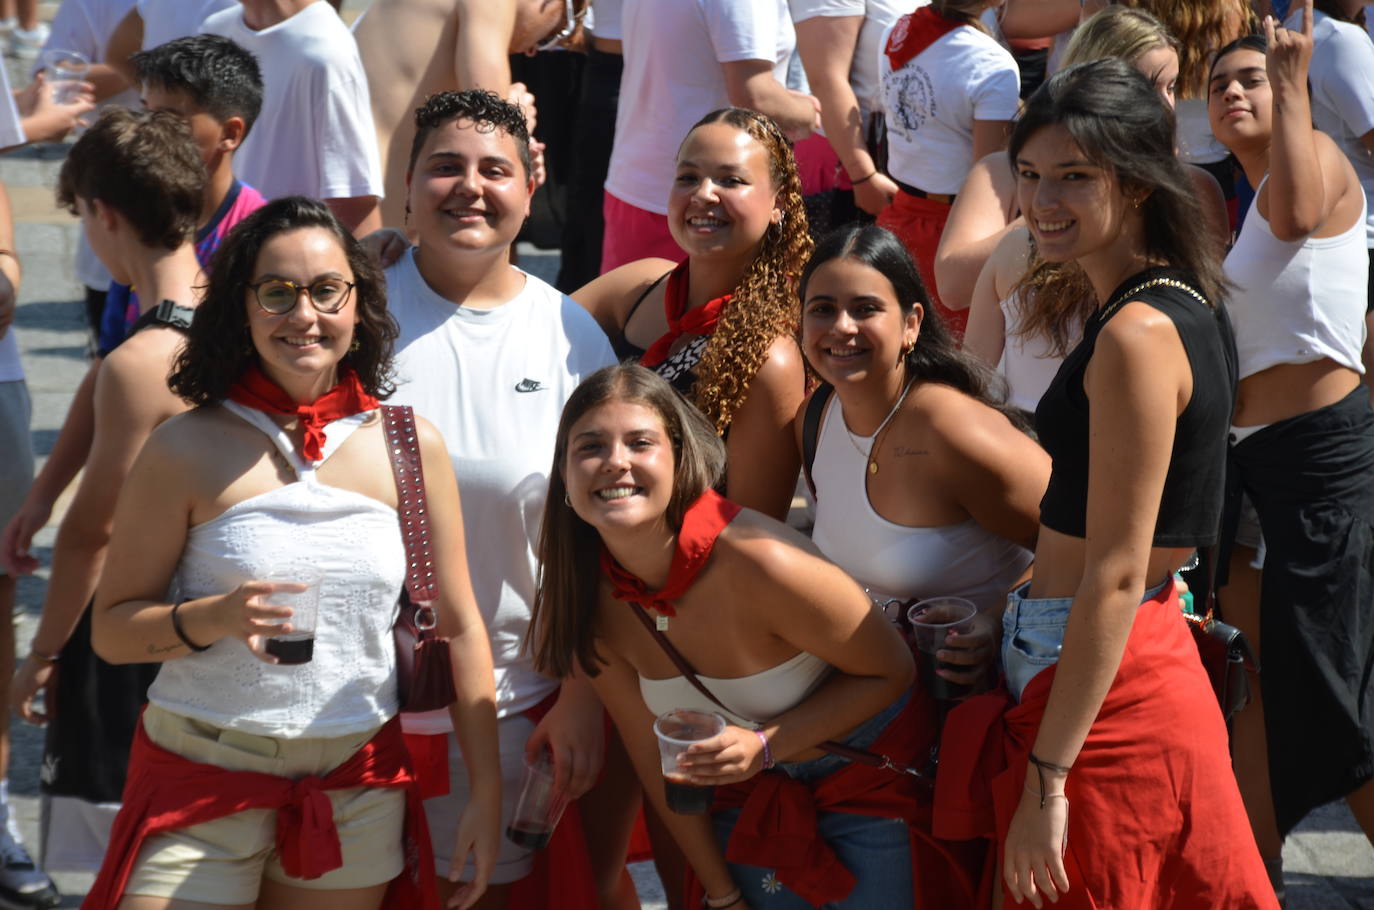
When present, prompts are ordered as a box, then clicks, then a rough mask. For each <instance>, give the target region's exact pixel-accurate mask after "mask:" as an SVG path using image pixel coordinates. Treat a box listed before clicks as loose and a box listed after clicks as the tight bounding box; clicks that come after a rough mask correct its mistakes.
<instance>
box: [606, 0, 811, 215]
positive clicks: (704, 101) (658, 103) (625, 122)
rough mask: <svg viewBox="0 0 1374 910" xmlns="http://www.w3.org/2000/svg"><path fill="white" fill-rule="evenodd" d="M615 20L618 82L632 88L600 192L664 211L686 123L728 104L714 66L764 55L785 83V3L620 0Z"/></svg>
mask: <svg viewBox="0 0 1374 910" xmlns="http://www.w3.org/2000/svg"><path fill="white" fill-rule="evenodd" d="M621 17H622V18H621V25H622V30H623V38H622V40H623V41H624V51H625V74H624V76H623V78H622V80H621V84H622V85H625V86H627V87H628V86H633V87H634V88H633V90H632V91H624V92H621V95H620V108H619V110H618V111H617V112H616V118H615V147H614V149H613V150H612V152H611V164H610V170H609V172H608V173H607V176H606V189H607V190H608V191H609V192H610V193H611V194H612V195H614V196H615V197H616V198H618V199H620V200H622V201H623V202H628V203H629V204H630V205H633V206H635V207H637V208H641V209H644V210H646V211H649V212H657V213H659V214H660V215H662V214H667V212H668V190H669V187H670V186H671V185H672V180H673V162H674V161H675V160H676V158H677V150H678V146H679V145H681V144H682V140H683V138H684V137H686V135H687V131H688V130H689V129H691V127H692V124H694V123H696V122H697V121H698V120H700V119H701V118H702V117H703V116H704V115H706V114H708V113H710V112H711V111H713V110H715V109H717V108H721V107H726V106H728V105H729V104H730V97H729V95H728V94H727V92H726V88H725V72H724V70H722V69H721V67H720V64H724V63H735V62H738V61H742V60H768V61H771V62H773V64H774V76H775V77H776V78H777V80H778V82H779V83H783V84H785V83H786V80H787V61H788V58H789V57H790V56H791V54H792V50H793V48H794V47H795V46H796V33H795V32H793V30H792V22H791V20H790V19H789V18H788V16H787V7H786V0H624V9H623V10H622V12H621ZM712 61H715V64H716V65H712Z"/></svg>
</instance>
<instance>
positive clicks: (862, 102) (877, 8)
mask: <svg viewBox="0 0 1374 910" xmlns="http://www.w3.org/2000/svg"><path fill="white" fill-rule="evenodd" d="M929 3H930V0H919V2H916V3H913V2H911V0H788V5H789V7H790V8H791V10H792V21H793V22H795V23H802V22H805V21H806V20H807V19H815V18H817V17H821V16H825V17H841V16H863V17H864V21H863V25H861V26H859V40H858V43H857V44H856V45H855V47H854V61H853V62H852V63H851V64H850V65H849V87H850V88H852V89H853V90H854V97H856V98H858V99H859V116H860V118H861V119H862V122H863V125H864V130H865V133H866V132H867V129H868V118H869V117H870V116H871V115H872V114H873V112H874V111H876V110H878V107H879V103H880V102H879V99H878V91H879V89H880V88H881V83H880V82H879V77H878V55H879V54H880V53H881V52H882V49H883V45H882V40H883V33H884V32H886V31H887V29H888V27H889V26H891V25H892V23H894V22H896V21H897V20H898V19H900V18H901V17H902V16H904V15H906V14H907V13H909V12H911V11H912V10H913V9H916V8H918V7H922V6H926V5H927V4H929Z"/></svg>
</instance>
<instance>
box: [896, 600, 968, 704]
mask: <svg viewBox="0 0 1374 910" xmlns="http://www.w3.org/2000/svg"><path fill="white" fill-rule="evenodd" d="M977 612H978V608H977V607H975V606H974V605H973V603H972V601H968V600H965V599H964V598H962V597H929V598H927V599H925V600H918V601H917V602H916V603H914V604H912V605H911V609H910V610H908V611H907V620H908V621H909V622H910V623H911V638H912V642H913V643H914V644H915V645H916V650H917V651H918V652H920V655H921V659H920V661H919V663H920V670H921V680H922V682H923V683H925V685H926V687H927V688H928V689H929V690H930V693H931V695H932V696H933V697H934V698H936V699H938V700H940V701H954V700H956V699H960V698H964V697H965V696H967V695H971V694H972V693H973V686H971V685H965V684H963V683H955V682H950V681H949V680H947V679H945V678H944V677H943V676H940V675H938V674H937V673H936V672H935V671H936V670H963V669H966V668H965V667H963V666H959V665H956V664H947V663H944V662H943V661H941V660H938V659H937V658H936V657H935V652H937V651H939V650H940V649H941V648H943V647H944V646H945V637H946V636H947V635H949V633H951V632H968V631H970V630H971V629H972V628H973V617H974V615H975V614H976V613H977Z"/></svg>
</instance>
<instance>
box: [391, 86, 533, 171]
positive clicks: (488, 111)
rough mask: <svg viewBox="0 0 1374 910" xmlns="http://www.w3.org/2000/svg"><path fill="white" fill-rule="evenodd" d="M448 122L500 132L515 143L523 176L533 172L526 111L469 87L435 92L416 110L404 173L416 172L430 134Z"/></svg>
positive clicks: (478, 89)
mask: <svg viewBox="0 0 1374 910" xmlns="http://www.w3.org/2000/svg"><path fill="white" fill-rule="evenodd" d="M450 120H471V121H472V122H473V124H474V125H476V127H477V130H478V131H479V132H483V133H489V132H491V131H492V130H500V131H501V132H503V133H505V134H506V135H507V136H509V137H511V138H512V139H514V140H515V150H516V153H517V154H518V155H519V156H520V163H521V164H522V165H524V167H525V176H526V177H529V175H530V172H531V171H532V170H533V167H534V165H533V163H532V161H531V159H530V131H529V126H528V125H527V123H526V122H525V111H524V110H523V109H522V108H521V107H520V105H518V104H512V103H511V102H509V101H503V100H501V98H500V96H498V95H496V94H495V93H494V92H489V91H487V90H485V89H480V88H472V89H466V90H464V91H461V92H437V93H436V94H433V95H430V96H429V97H428V98H426V99H425V103H424V104H422V105H420V106H419V107H417V108H416V109H415V139H414V140H413V141H412V142H411V143H410V163H409V164H407V165H406V173H407V174H409V173H411V172H413V171H414V170H415V162H416V161H418V160H420V149H422V148H424V145H425V140H427V139H429V136H430V134H431V133H433V132H434V131H435V130H437V129H438V128H439V127H441V126H443V125H444V124H445V123H448V122H449V121H450Z"/></svg>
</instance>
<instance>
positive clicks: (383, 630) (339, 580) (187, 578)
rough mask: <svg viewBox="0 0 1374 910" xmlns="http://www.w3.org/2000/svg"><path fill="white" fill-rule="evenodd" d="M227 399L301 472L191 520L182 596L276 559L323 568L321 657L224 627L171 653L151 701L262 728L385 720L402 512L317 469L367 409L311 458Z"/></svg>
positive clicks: (360, 726)
mask: <svg viewBox="0 0 1374 910" xmlns="http://www.w3.org/2000/svg"><path fill="white" fill-rule="evenodd" d="M223 407H224V408H225V410H227V411H230V412H231V413H234V414H237V415H238V416H240V417H242V418H243V419H244V420H247V421H248V422H249V423H251V424H253V425H254V426H255V427H257V428H258V429H260V430H262V431H263V432H264V433H266V434H267V435H268V436H269V437H270V438H271V439H272V441H273V442H274V443H275V444H276V445H277V447H278V448H279V449H281V451H282V454H283V455H285V456H286V459H287V461H288V463H290V464H291V465H293V466H294V468H295V470H296V474H297V476H298V478H299V479H298V480H297V481H296V482H295V483H292V484H288V485H287V486H284V487H281V488H279V489H275V490H269V491H267V492H266V493H261V494H259V495H257V496H252V497H249V498H248V499H245V500H243V501H242V502H238V503H235V504H234V505H232V506H230V507H229V508H227V509H225V510H224V511H223V512H222V513H220V514H219V515H217V516H215V517H214V518H212V519H210V520H209V521H206V522H204V523H202V524H198V525H196V526H195V527H193V528H191V529H190V531H189V532H188V533H187V535H186V548H185V549H184V550H183V551H182V554H181V560H180V562H179V563H178V565H177V570H176V576H175V586H176V588H177V589H178V591H179V597H180V598H185V599H187V600H190V599H194V598H198V597H207V596H210V595H214V594H224V593H227V592H229V591H232V590H234V589H235V588H237V587H238V586H239V585H240V584H242V583H243V582H245V581H250V580H253V579H257V578H262V577H264V576H265V575H266V574H267V573H268V572H269V571H270V570H271V569H273V567H274V566H280V565H282V564H283V563H285V562H290V561H292V560H302V561H308V562H309V563H310V564H311V565H312V566H313V567H315V568H316V569H317V570H318V571H319V572H320V574H321V576H322V577H323V581H322V582H321V588H320V603H319V619H318V624H317V626H316V631H315V653H314V657H313V659H312V660H311V661H310V662H309V663H304V664H296V665H290V666H288V665H274V664H269V663H267V662H265V661H262V660H259V659H258V658H257V657H255V656H254V655H253V653H252V652H251V651H249V650H248V646H247V645H245V644H244V643H243V642H242V641H241V640H240V639H237V638H222V639H220V640H219V641H217V642H215V643H214V644H213V645H212V646H211V647H210V649H209V650H207V651H203V652H200V653H193V654H189V655H187V656H185V657H179V658H177V659H175V660H169V661H167V662H166V663H164V664H163V665H162V668H161V669H160V670H159V671H158V675H157V679H156V680H154V682H153V685H152V686H151V687H150V688H149V689H148V700H149V701H151V702H152V703H153V704H155V705H157V706H158V707H161V708H165V709H166V710H168V711H173V712H175V713H177V714H181V715H185V716H187V717H192V718H195V719H196V720H200V721H204V722H206V723H209V724H213V725H215V726H217V727H223V728H227V729H233V730H241V731H243V732H245V733H253V734H256V735H260V736H278V737H293V738H295V737H333V736H344V735H347V734H350V733H358V732H363V731H366V730H370V729H373V728H375V727H378V726H380V725H381V724H383V723H385V722H386V721H387V720H388V719H389V718H390V717H391V716H392V715H394V714H395V713H396V711H397V708H398V700H397V694H396V651H395V644H394V639H393V638H392V631H391V627H392V626H393V625H394V624H395V621H396V615H397V607H396V600H397V598H398V597H399V596H400V592H401V586H402V584H403V583H404V581H405V565H406V557H405V547H404V545H403V544H402V542H401V531H400V522H399V519H398V518H397V514H396V510H395V509H393V508H391V507H390V506H388V505H386V504H385V503H382V502H379V501H378V500H376V499H373V498H372V497H370V496H365V495H363V494H362V493H356V492H353V491H351V490H344V489H341V488H339V487H334V486H329V485H327V484H322V483H320V482H319V480H318V479H316V477H315V468H316V467H317V466H318V464H319V463H322V462H324V461H326V460H328V458H329V456H330V455H332V454H333V453H334V452H335V451H337V450H338V448H339V446H340V445H342V444H343V442H344V440H346V439H348V437H349V436H350V435H352V433H353V431H354V430H356V429H357V428H358V427H359V426H361V425H362V423H363V422H364V421H365V420H366V419H367V416H368V414H369V413H371V412H364V413H362V414H355V415H353V416H352V417H345V418H343V419H341V420H336V421H334V422H333V423H331V424H329V426H328V428H327V441H326V443H325V445H324V452H323V457H322V458H321V460H320V462H317V463H316V464H313V465H312V464H310V463H309V462H306V461H305V460H304V459H303V458H301V457H300V456H299V455H298V454H297V453H296V450H295V448H294V447H293V446H292V444H291V441H290V439H289V438H288V437H287V435H286V433H285V431H283V430H282V429H281V428H280V427H278V426H277V425H276V424H275V423H273V422H272V419H271V418H270V417H268V416H267V415H266V414H264V413H262V412H261V411H257V410H253V409H250V408H245V407H242V406H240V405H238V404H235V403H234V402H225V403H224V404H223Z"/></svg>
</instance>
